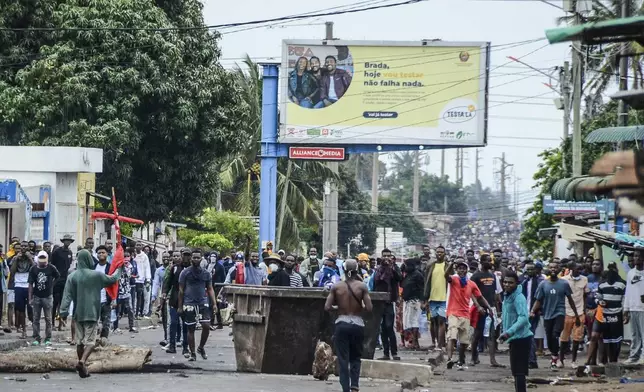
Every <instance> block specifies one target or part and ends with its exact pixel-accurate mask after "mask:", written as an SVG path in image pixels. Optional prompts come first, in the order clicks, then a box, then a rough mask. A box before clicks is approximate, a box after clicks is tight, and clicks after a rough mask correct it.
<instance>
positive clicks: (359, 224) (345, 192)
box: [338, 166, 378, 254]
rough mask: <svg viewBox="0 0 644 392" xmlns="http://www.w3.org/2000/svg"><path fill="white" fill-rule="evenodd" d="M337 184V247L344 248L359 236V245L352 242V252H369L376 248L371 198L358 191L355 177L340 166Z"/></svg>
mask: <svg viewBox="0 0 644 392" xmlns="http://www.w3.org/2000/svg"><path fill="white" fill-rule="evenodd" d="M339 181H340V183H339V185H338V206H339V207H338V209H339V210H340V211H343V212H339V213H338V247H339V248H341V249H346V248H347V244H348V243H349V242H350V241H351V240H352V239H354V238H358V237H360V242H361V245H357V244H355V243H352V245H351V251H352V254H356V253H360V252H362V251H365V252H369V251H373V250H374V249H375V248H376V238H377V235H376V227H377V225H378V219H377V217H376V216H375V215H372V214H371V199H370V198H369V197H368V196H367V195H365V194H364V193H362V192H360V189H358V185H357V184H356V181H355V178H354V177H353V176H352V175H351V173H349V171H348V170H346V169H345V168H344V167H343V166H340V180H339Z"/></svg>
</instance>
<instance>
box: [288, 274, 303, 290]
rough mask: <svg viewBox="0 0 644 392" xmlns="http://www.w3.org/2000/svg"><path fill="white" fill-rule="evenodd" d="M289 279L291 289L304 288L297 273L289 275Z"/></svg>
mask: <svg viewBox="0 0 644 392" xmlns="http://www.w3.org/2000/svg"><path fill="white" fill-rule="evenodd" d="M289 279H290V282H291V287H304V285H303V284H302V277H301V276H300V274H298V273H297V272H293V273H292V274H290V275H289Z"/></svg>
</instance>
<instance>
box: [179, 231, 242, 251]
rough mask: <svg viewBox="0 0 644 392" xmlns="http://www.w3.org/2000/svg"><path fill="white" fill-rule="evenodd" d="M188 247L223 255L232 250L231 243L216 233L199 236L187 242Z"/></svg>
mask: <svg viewBox="0 0 644 392" xmlns="http://www.w3.org/2000/svg"><path fill="white" fill-rule="evenodd" d="M188 245H190V246H198V247H201V248H207V249H210V250H216V251H218V252H221V253H224V252H226V253H227V252H229V251H231V250H234V249H236V248H234V246H233V243H232V242H231V241H230V240H229V239H228V238H226V237H224V236H223V235H221V234H218V233H207V234H199V235H198V236H196V237H194V238H193V239H191V240H190V242H188Z"/></svg>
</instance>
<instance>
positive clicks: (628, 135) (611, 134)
mask: <svg viewBox="0 0 644 392" xmlns="http://www.w3.org/2000/svg"><path fill="white" fill-rule="evenodd" d="M635 140H644V126H642V125H633V126H628V127H607V128H599V129H595V130H594V131H592V132H591V133H590V134H589V135H588V136H586V143H619V142H632V141H635Z"/></svg>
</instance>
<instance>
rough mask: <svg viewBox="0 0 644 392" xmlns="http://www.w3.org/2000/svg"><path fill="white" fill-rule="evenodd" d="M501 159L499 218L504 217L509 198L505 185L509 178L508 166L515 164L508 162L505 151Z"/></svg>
mask: <svg viewBox="0 0 644 392" xmlns="http://www.w3.org/2000/svg"><path fill="white" fill-rule="evenodd" d="M497 159H499V160H500V161H501V168H500V169H499V172H498V173H499V177H500V178H499V180H500V181H501V207H500V208H499V219H503V210H504V207H505V206H506V200H507V191H506V187H505V181H506V180H507V179H508V174H507V168H508V167H510V166H513V165H512V164H509V163H507V161H506V160H505V153H503V154H501V158H497Z"/></svg>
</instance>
